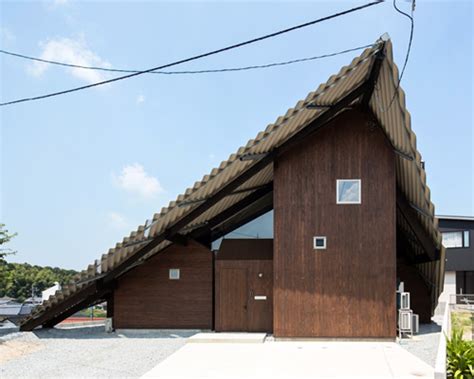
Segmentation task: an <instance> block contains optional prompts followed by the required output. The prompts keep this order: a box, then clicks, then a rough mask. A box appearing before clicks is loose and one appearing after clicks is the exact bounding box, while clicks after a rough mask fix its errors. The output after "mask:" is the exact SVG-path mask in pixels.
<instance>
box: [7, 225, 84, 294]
mask: <svg viewBox="0 0 474 379" xmlns="http://www.w3.org/2000/svg"><path fill="white" fill-rule="evenodd" d="M15 236H16V233H9V232H8V230H6V229H5V224H0V297H3V296H8V297H11V298H14V299H16V300H17V301H19V302H22V301H24V300H25V299H26V298H28V297H30V296H31V295H32V294H33V295H35V296H40V295H41V291H44V290H45V289H46V288H49V287H51V286H52V285H53V284H54V282H59V283H60V284H61V285H64V284H66V283H69V282H70V281H71V280H72V279H73V277H74V276H75V275H76V274H77V272H76V271H74V270H64V269H61V268H59V267H49V266H46V267H41V266H32V265H30V264H28V263H8V262H7V261H6V260H5V257H6V256H7V255H10V254H15V252H14V251H13V250H11V249H7V248H4V247H3V245H5V244H6V243H8V242H9V241H10V240H11V239H12V238H13V237H15Z"/></svg>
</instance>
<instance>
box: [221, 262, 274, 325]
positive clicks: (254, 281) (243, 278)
mask: <svg viewBox="0 0 474 379" xmlns="http://www.w3.org/2000/svg"><path fill="white" fill-rule="evenodd" d="M215 304H216V313H215V314H216V324H215V327H216V331H220V332H237V331H238V332H272V331H273V264H272V261H270V260H267V261H258V260H252V261H250V260H236V261H233V260H232V261H231V260H227V261H216V302H215Z"/></svg>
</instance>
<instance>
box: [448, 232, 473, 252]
mask: <svg viewBox="0 0 474 379" xmlns="http://www.w3.org/2000/svg"><path fill="white" fill-rule="evenodd" d="M442 236H443V245H444V247H445V248H447V249H453V248H460V247H469V230H464V231H457V232H443V233H442Z"/></svg>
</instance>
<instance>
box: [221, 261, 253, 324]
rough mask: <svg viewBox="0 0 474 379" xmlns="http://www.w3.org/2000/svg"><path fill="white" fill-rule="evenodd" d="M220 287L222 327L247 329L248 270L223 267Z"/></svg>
mask: <svg viewBox="0 0 474 379" xmlns="http://www.w3.org/2000/svg"><path fill="white" fill-rule="evenodd" d="M219 287H220V291H219V293H220V294H219V295H220V296H219V300H220V301H219V303H220V307H219V309H220V314H219V316H220V317H219V320H220V329H222V330H223V331H224V330H225V331H228V332H240V331H243V330H247V294H248V289H247V270H246V269H245V268H224V269H222V270H221V271H220V280H219Z"/></svg>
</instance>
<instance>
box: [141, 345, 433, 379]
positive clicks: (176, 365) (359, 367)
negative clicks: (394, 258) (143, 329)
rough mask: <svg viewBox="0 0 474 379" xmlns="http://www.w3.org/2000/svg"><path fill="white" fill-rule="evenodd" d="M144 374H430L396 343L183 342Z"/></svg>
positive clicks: (315, 376)
mask: <svg viewBox="0 0 474 379" xmlns="http://www.w3.org/2000/svg"><path fill="white" fill-rule="evenodd" d="M143 377H144V378H272V379H274V378H292V379H297V378H433V377H434V371H433V368H432V367H430V366H429V365H428V364H426V363H424V362H423V361H421V360H420V359H419V358H417V357H415V356H414V355H413V354H411V353H409V352H408V351H406V350H405V349H403V348H402V347H400V346H399V345H398V344H397V343H395V342H314V341H311V342H310V341H308V342H306V341H305V342H295V341H266V342H264V343H229V342H217V343H206V342H201V343H187V344H186V345H185V346H183V347H182V348H181V349H179V350H178V351H177V352H175V353H174V354H173V355H171V356H170V357H168V358H167V359H166V360H164V361H163V362H161V363H160V364H158V365H157V366H156V367H155V368H154V369H152V370H151V371H149V372H148V373H147V374H145V375H144V376H143Z"/></svg>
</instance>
